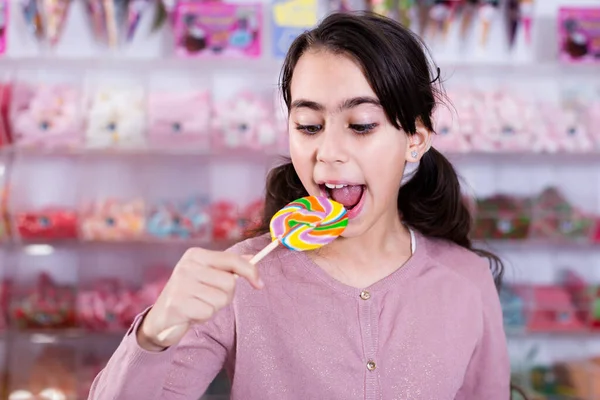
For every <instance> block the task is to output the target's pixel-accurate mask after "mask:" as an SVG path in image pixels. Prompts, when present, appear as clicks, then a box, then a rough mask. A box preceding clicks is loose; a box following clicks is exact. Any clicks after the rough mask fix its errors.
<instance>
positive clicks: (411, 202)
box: [398, 147, 503, 289]
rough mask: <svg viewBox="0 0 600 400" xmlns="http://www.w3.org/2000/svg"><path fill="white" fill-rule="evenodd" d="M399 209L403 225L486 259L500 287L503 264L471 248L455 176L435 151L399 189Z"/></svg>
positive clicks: (468, 222) (469, 220) (468, 219)
mask: <svg viewBox="0 0 600 400" xmlns="http://www.w3.org/2000/svg"><path fill="white" fill-rule="evenodd" d="M398 209H399V211H400V215H401V217H402V220H403V221H404V223H406V224H407V225H408V226H410V227H411V228H413V229H415V230H417V231H419V232H421V233H422V234H424V235H425V236H429V237H433V238H439V239H445V240H448V241H450V242H453V243H456V244H457V245H459V246H461V247H464V248H466V249H469V250H471V251H473V252H475V253H477V254H479V255H480V256H482V257H485V258H487V259H488V260H489V262H490V269H491V271H492V274H493V275H494V281H495V283H496V287H497V288H498V289H499V288H500V284H501V281H502V275H503V267H502V262H501V261H500V259H499V258H498V257H497V256H495V255H494V254H491V253H489V252H487V251H484V250H479V249H474V248H473V247H472V243H471V239H470V236H469V235H470V233H471V227H472V217H471V213H470V212H469V208H468V206H467V204H466V202H465V199H464V197H463V195H462V192H461V188H460V181H459V179H458V174H457V173H456V170H455V169H454V167H453V166H452V164H451V163H450V161H448V159H447V158H446V157H444V156H443V155H442V154H441V153H440V152H439V151H437V150H436V149H435V148H433V147H432V148H430V149H429V151H427V152H426V153H425V154H424V155H423V157H422V158H421V161H420V164H419V167H418V168H417V170H416V171H415V172H414V175H413V176H412V177H411V178H410V180H408V181H407V182H406V183H405V184H404V185H402V187H400V192H399V194H398Z"/></svg>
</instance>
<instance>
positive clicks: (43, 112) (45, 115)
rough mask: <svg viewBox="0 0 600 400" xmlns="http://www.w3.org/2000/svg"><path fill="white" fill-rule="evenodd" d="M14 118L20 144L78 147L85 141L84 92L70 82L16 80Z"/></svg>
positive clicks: (16, 137)
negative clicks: (82, 115) (18, 82)
mask: <svg viewBox="0 0 600 400" xmlns="http://www.w3.org/2000/svg"><path fill="white" fill-rule="evenodd" d="M11 121H12V135H13V140H14V142H15V144H16V145H17V146H24V147H48V148H54V147H63V148H69V149H74V148H78V147H80V146H81V145H82V143H83V137H82V135H81V128H82V123H81V92H80V90H79V89H78V88H76V87H74V86H71V85H45V84H44V85H37V86H35V85H27V84H22V83H21V84H17V85H16V86H15V87H14V89H13V93H12V105H11Z"/></svg>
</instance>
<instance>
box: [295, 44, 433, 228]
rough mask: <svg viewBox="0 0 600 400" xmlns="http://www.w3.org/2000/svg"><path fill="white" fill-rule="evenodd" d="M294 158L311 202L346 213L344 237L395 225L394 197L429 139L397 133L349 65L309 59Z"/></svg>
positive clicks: (338, 59) (302, 69)
mask: <svg viewBox="0 0 600 400" xmlns="http://www.w3.org/2000/svg"><path fill="white" fill-rule="evenodd" d="M289 132H290V154H291V158H292V162H293V164H294V168H295V170H296V173H297V174H298V176H299V178H300V180H301V181H302V184H303V185H304V187H305V188H306V190H307V191H308V193H309V194H310V195H313V196H317V195H327V196H328V197H330V198H332V199H334V200H336V201H338V202H340V203H342V204H343V205H344V206H345V207H346V209H347V210H348V216H349V218H350V223H349V224H348V227H347V229H346V231H345V232H344V235H343V236H345V237H356V236H360V235H362V234H363V233H365V232H366V231H368V230H369V229H370V228H371V227H373V226H375V225H376V224H377V225H378V224H379V223H380V222H382V223H387V222H390V221H393V220H392V219H393V218H395V219H396V220H397V219H398V210H397V197H398V190H399V188H400V183H401V180H402V176H403V173H404V165H405V162H406V161H407V160H409V161H417V159H418V157H417V159H415V158H413V157H411V152H412V151H413V150H417V151H418V152H419V156H420V155H421V154H422V150H423V149H424V148H425V147H426V146H427V143H426V140H427V139H428V137H429V136H428V132H425V131H423V129H421V128H419V133H418V134H416V135H414V136H412V137H410V139H409V138H408V137H407V135H405V134H404V132H402V131H399V130H398V129H396V128H394V126H392V125H391V124H390V123H389V122H388V120H387V117H386V115H385V113H384V111H383V108H381V106H380V105H379V100H378V98H377V96H376V95H375V93H374V92H373V89H371V87H370V85H369V83H368V82H367V80H366V79H365V77H364V76H363V73H362V71H361V69H360V67H359V66H358V65H357V64H356V63H355V62H354V61H352V60H351V59H350V58H348V57H346V56H343V55H335V54H332V53H329V52H326V51H309V52H307V53H305V54H304V55H303V56H302V57H301V58H300V60H299V61H298V63H297V65H296V68H295V69H294V74H293V78H292V82H291V106H290V118H289Z"/></svg>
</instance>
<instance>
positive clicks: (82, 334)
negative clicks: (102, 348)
mask: <svg viewBox="0 0 600 400" xmlns="http://www.w3.org/2000/svg"><path fill="white" fill-rule="evenodd" d="M125 333H126V331H125V330H123V331H105V332H102V331H97V332H96V331H89V330H84V329H53V330H17V329H14V330H10V331H4V332H2V333H0V340H7V339H9V338H13V337H19V338H20V339H23V338H25V339H27V340H28V341H30V342H31V343H40V344H50V343H56V342H61V341H66V340H77V339H94V338H101V339H114V340H119V339H121V338H122V337H123V336H124V335H125Z"/></svg>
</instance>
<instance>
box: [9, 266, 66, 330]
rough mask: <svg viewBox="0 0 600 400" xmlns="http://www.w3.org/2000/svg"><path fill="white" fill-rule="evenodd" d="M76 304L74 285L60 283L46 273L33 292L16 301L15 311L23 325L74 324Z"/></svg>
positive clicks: (20, 324)
mask: <svg viewBox="0 0 600 400" xmlns="http://www.w3.org/2000/svg"><path fill="white" fill-rule="evenodd" d="M74 306H75V294H74V288H72V287H69V286H59V285H57V284H56V283H55V282H54V281H53V280H52V278H51V277H50V276H49V275H48V274H45V273H43V274H41V275H40V277H39V279H38V282H37V285H36V286H35V287H34V288H33V289H32V290H31V291H29V293H27V294H26V295H25V296H23V297H21V298H19V299H16V300H15V301H14V302H13V304H12V307H11V315H12V318H13V320H14V321H15V323H16V324H17V326H18V327H19V328H21V329H63V328H73V327H75V310H74V308H75V307H74Z"/></svg>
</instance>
